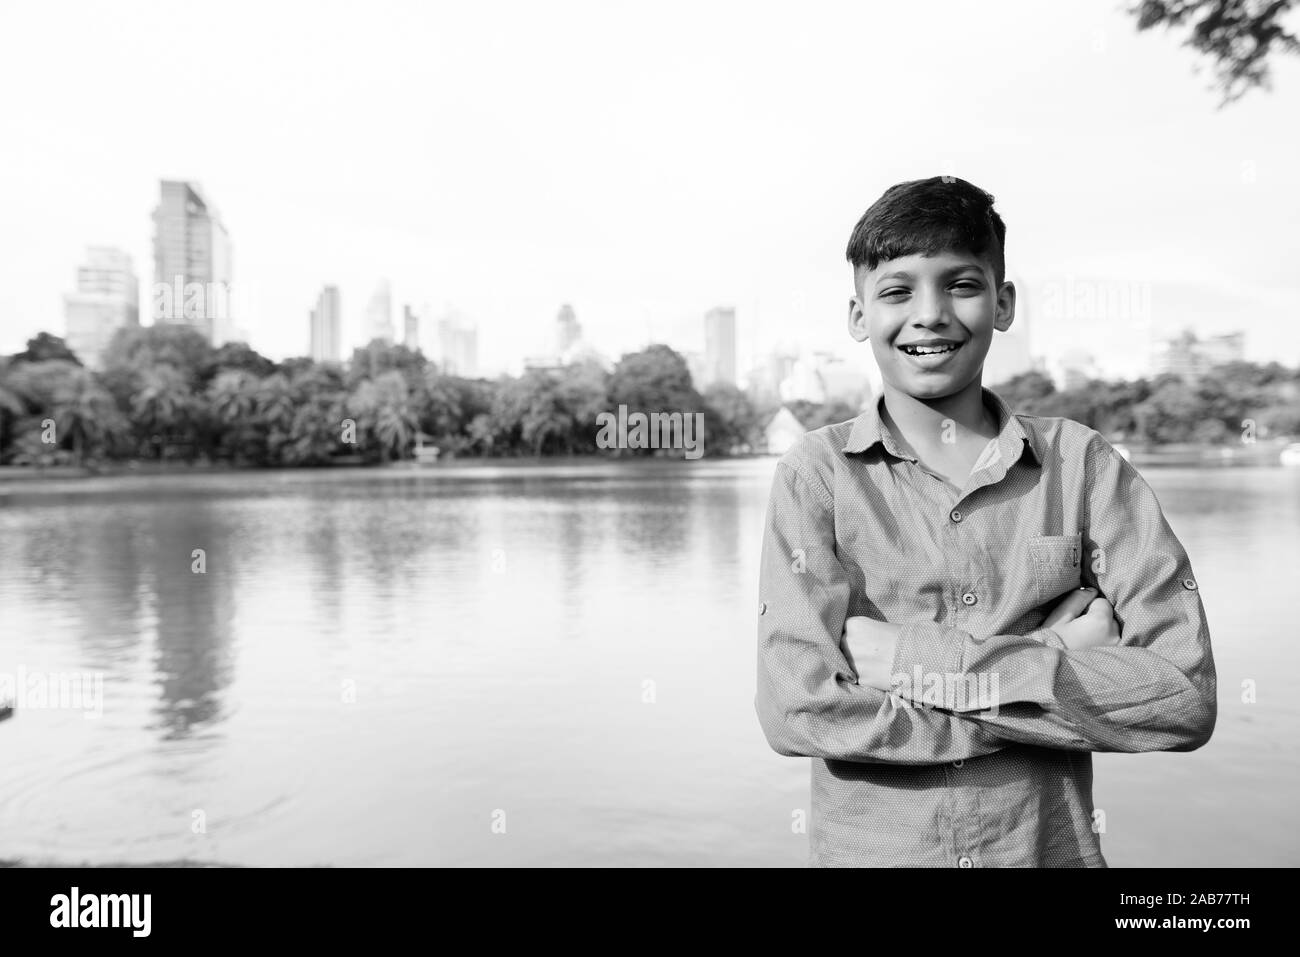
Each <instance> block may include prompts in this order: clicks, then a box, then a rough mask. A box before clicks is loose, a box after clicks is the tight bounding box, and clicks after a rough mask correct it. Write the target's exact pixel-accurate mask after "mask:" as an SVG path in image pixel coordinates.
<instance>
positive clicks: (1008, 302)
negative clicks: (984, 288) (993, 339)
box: [993, 282, 1016, 332]
mask: <svg viewBox="0 0 1300 957" xmlns="http://www.w3.org/2000/svg"><path fill="white" fill-rule="evenodd" d="M1015 318H1016V284H1015V283H1013V282H1004V283H1003V284H1002V285H1001V286H999V287H998V307H997V312H996V314H995V315H994V317H993V328H994V329H996V330H998V332H1006V331H1007V330H1008V329H1010V328H1011V323H1012V322H1013V321H1015Z"/></svg>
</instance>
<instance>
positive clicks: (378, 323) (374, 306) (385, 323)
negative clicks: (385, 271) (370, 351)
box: [365, 279, 393, 345]
mask: <svg viewBox="0 0 1300 957" xmlns="http://www.w3.org/2000/svg"><path fill="white" fill-rule="evenodd" d="M365 328H366V342H372V341H374V340H375V339H379V340H381V341H383V342H387V343H388V344H390V345H391V344H392V342H393V287H392V285H391V284H390V283H389V281H388V280H387V279H381V280H379V283H378V284H377V285H376V286H375V291H374V293H373V294H372V295H371V297H370V302H368V303H366V320H365Z"/></svg>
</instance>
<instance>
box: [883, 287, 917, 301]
mask: <svg viewBox="0 0 1300 957" xmlns="http://www.w3.org/2000/svg"><path fill="white" fill-rule="evenodd" d="M909 292H911V290H910V289H904V288H903V287H901V286H894V287H893V288H891V289H886V290H884V291H882V292H881V293H880V298H881V299H901V298H903V297H904V296H906V295H907V294H908V293H909Z"/></svg>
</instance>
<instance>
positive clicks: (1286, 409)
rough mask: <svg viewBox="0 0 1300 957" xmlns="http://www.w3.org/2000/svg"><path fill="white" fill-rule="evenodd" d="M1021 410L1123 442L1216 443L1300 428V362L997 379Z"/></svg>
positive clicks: (1286, 433) (1297, 431)
mask: <svg viewBox="0 0 1300 957" xmlns="http://www.w3.org/2000/svg"><path fill="white" fill-rule="evenodd" d="M993 388H994V391H996V392H997V393H998V395H1000V396H1002V397H1003V398H1004V399H1006V400H1007V402H1008V404H1010V406H1011V407H1012V408H1013V409H1015V410H1016V411H1017V412H1026V413H1029V414H1031V415H1059V416H1064V417H1065V418H1067V419H1074V420H1075V421H1076V422H1082V423H1083V424H1084V425H1087V426H1089V427H1090V428H1094V429H1096V430H1097V431H1098V432H1100V433H1102V434H1103V435H1105V436H1107V437H1108V438H1110V439H1112V440H1114V441H1117V442H1132V443H1136V444H1144V445H1164V444H1172V443H1184V442H1191V443H1206V444H1216V443H1224V442H1236V441H1240V440H1241V438H1242V436H1243V434H1245V433H1246V432H1247V430H1248V429H1249V431H1250V434H1252V435H1254V436H1255V437H1256V438H1261V439H1263V438H1268V437H1282V436H1300V370H1296V369H1288V368H1286V367H1285V366H1283V365H1280V364H1278V363H1276V362H1271V363H1269V364H1268V365H1259V364H1257V363H1253V362H1228V363H1224V364H1222V365H1219V366H1217V367H1215V368H1214V369H1213V370H1212V372H1211V373H1210V374H1208V375H1204V376H1200V377H1199V378H1197V379H1195V380H1194V381H1193V380H1187V379H1183V378H1181V377H1179V376H1176V375H1170V374H1164V375H1159V376H1156V377H1154V378H1152V379H1137V380H1135V381H1131V382H1100V381H1091V382H1087V383H1085V384H1084V385H1082V386H1080V387H1079V388H1074V389H1068V390H1064V391H1058V390H1057V389H1056V388H1055V387H1054V386H1053V385H1052V380H1051V379H1049V378H1047V377H1046V376H1044V375H1042V374H1041V373H1038V372H1029V373H1025V374H1024V375H1020V376H1016V377H1015V378H1014V379H1011V380H1009V381H1007V382H1004V383H1002V384H1000V385H996V386H994V387H993Z"/></svg>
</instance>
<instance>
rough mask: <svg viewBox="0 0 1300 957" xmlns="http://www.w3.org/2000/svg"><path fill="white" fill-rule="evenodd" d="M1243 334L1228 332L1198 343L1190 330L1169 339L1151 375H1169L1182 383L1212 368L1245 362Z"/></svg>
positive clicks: (1244, 338)
mask: <svg viewBox="0 0 1300 957" xmlns="http://www.w3.org/2000/svg"><path fill="white" fill-rule="evenodd" d="M1245 354H1246V334H1245V333H1243V332H1229V333H1226V334H1224V335H1219V336H1209V337H1208V338H1205V339H1198V338H1197V337H1196V334H1195V333H1194V332H1192V331H1191V330H1190V329H1188V330H1186V331H1184V332H1183V333H1182V335H1179V336H1176V337H1175V338H1173V339H1169V340H1167V341H1166V342H1165V343H1164V348H1163V350H1162V351H1161V352H1160V353H1159V354H1158V355H1157V357H1156V361H1155V371H1156V373H1157V374H1159V373H1162V372H1169V373H1173V374H1174V375H1176V376H1179V377H1181V378H1183V379H1193V380H1194V379H1197V378H1199V377H1200V376H1202V375H1204V374H1205V373H1207V372H1209V371H1210V369H1212V368H1214V367H1215V366H1216V365H1221V364H1222V363H1225V362H1236V361H1240V360H1242V359H1244V358H1245Z"/></svg>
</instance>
